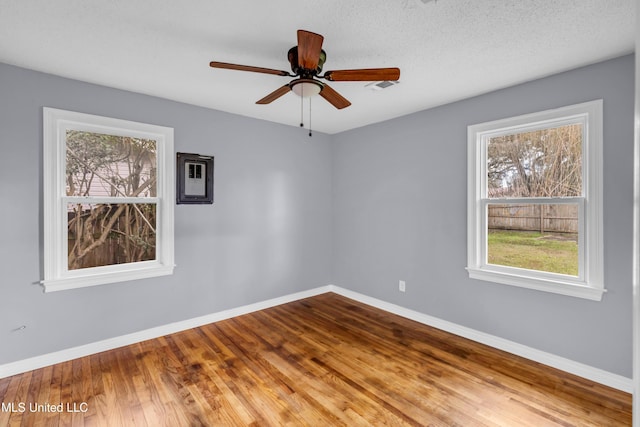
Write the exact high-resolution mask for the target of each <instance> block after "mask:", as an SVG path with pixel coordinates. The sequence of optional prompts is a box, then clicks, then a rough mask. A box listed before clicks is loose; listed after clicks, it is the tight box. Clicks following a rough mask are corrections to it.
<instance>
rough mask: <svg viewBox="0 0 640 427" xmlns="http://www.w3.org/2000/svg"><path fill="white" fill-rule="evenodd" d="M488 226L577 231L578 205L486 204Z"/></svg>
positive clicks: (527, 229)
mask: <svg viewBox="0 0 640 427" xmlns="http://www.w3.org/2000/svg"><path fill="white" fill-rule="evenodd" d="M487 215H488V228H489V229H490V230H491V229H494V230H495V229H499V230H523V231H539V232H541V233H544V232H554V233H577V232H578V206H577V205H573V204H557V205H545V204H523V205H497V204H495V205H494V204H492V205H489V206H488V212H487Z"/></svg>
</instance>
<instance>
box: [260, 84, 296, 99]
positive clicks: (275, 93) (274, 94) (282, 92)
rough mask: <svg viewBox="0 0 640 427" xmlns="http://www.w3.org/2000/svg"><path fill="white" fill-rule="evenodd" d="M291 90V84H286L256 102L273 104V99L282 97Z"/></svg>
mask: <svg viewBox="0 0 640 427" xmlns="http://www.w3.org/2000/svg"><path fill="white" fill-rule="evenodd" d="M290 91H291V87H289V85H288V84H286V85H284V86H282V87H279V88H278V89H276V90H274V91H273V92H271V93H270V94H269V95H267V96H265V97H264V98H262V99H261V100H259V101H258V102H256V104H271V103H272V102H273V101H275V100H276V99H278V98H280V97H281V96H282V95H285V94H286V93H288V92H290Z"/></svg>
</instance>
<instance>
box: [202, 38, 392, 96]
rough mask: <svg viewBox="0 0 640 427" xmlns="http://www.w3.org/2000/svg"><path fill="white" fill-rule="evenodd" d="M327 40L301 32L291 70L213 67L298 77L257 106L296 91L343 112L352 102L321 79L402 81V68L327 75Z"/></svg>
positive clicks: (221, 64)
mask: <svg viewBox="0 0 640 427" xmlns="http://www.w3.org/2000/svg"><path fill="white" fill-rule="evenodd" d="M323 41H324V37H323V36H321V35H320V34H315V33H312V32H310V31H305V30H298V45H297V46H294V47H292V48H291V49H289V52H288V54H287V57H288V59H289V63H290V64H291V71H293V74H291V73H289V72H288V71H282V70H275V69H271V68H262V67H252V66H249V65H237V64H229V63H226V62H217V61H211V62H210V63H209V65H210V66H211V67H213V68H224V69H228V70H240V71H251V72H254V73H263V74H273V75H277V76H285V77H297V78H296V79H294V80H292V81H290V82H289V83H287V84H286V85H284V86H282V87H280V88H278V89H276V90H274V91H273V92H271V93H270V94H269V95H267V96H265V97H264V98H262V99H260V100H258V101H257V102H256V104H270V103H271V102H273V101H275V100H276V99H278V98H280V97H281V96H283V95H285V94H286V93H288V92H290V91H291V92H294V93H295V94H297V95H299V96H302V97H309V96H314V95H318V94H319V95H320V96H321V97H323V98H324V99H326V100H327V101H329V103H331V105H333V106H334V107H336V108H338V109H342V108H345V107H348V106H349V105H351V102H349V100H347V99H346V98H344V97H343V96H342V95H340V94H339V93H338V92H336V91H335V90H334V89H332V88H331V86H329V85H328V84H326V83H323V82H321V81H319V80H318V79H324V80H328V81H331V82H342V81H384V80H398V79H399V78H400V69H399V68H365V69H356V70H334V71H326V72H325V73H324V75H320V73H321V72H322V66H323V65H324V62H325V61H326V59H327V54H326V52H325V51H324V50H322V42H323Z"/></svg>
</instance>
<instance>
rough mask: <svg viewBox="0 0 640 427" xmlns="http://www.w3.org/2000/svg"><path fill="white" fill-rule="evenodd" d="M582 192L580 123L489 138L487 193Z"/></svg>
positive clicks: (538, 194)
mask: <svg viewBox="0 0 640 427" xmlns="http://www.w3.org/2000/svg"><path fill="white" fill-rule="evenodd" d="M581 195H582V125H581V124H572V125H566V126H560V127H555V128H550V129H542V130H537V131H533V132H522V133H514V134H508V135H502V136H496V137H493V138H489V140H488V143H487V196H488V197H490V198H505V197H576V196H581Z"/></svg>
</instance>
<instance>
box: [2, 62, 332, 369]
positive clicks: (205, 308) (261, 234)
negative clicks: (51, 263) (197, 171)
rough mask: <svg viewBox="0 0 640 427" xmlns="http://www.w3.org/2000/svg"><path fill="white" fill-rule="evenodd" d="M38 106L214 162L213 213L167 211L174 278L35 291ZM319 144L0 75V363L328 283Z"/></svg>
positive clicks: (319, 139)
mask: <svg viewBox="0 0 640 427" xmlns="http://www.w3.org/2000/svg"><path fill="white" fill-rule="evenodd" d="M43 106H49V107H55V108H61V109H67V110H72V111H80V112H86V113H91V114H98V115H103V116H109V117H116V118H122V119H127V120H134V121H141V122H146V123H153V124H158V125H163V126H170V127H173V128H174V129H175V150H176V151H182V152H195V153H201V154H211V155H214V156H215V177H214V178H215V203H214V204H213V205H207V206H186V205H179V206H176V210H175V253H176V256H175V261H176V264H177V268H176V269H175V273H174V275H172V276H167V277H161V278H156V279H149V280H140V281H135V282H126V283H119V284H109V285H103V286H95V287H91V288H84V289H80V290H72V291H61V292H54V293H48V294H44V293H43V292H42V288H41V287H40V286H39V285H36V284H34V283H35V282H38V281H39V280H40V279H42V273H41V271H42V261H41V259H42V236H41V230H42V225H41V223H42V173H41V169H42V167H41V166H42V107H43ZM330 142H331V139H330V137H329V136H328V135H323V134H321V133H319V132H316V133H314V136H313V138H309V137H308V136H307V134H306V133H305V132H304V131H303V130H301V129H299V128H295V127H289V126H282V125H276V124H272V123H268V122H265V121H258V120H253V119H249V118H245V117H240V116H237V115H231V114H226V113H221V112H217V111H212V110H208V109H204V108H198V107H194V106H189V105H185V104H180V103H176V102H171V101H167V100H162V99H157V98H153V97H148V96H144V95H139V94H134V93H130V92H124V91H119V90H115V89H110V88H105V87H100V86H95V85H90V84H85V83H81V82H78V81H72V80H67V79H62V78H59V77H54V76H51V75H46V74H41V73H37V72H33V71H28V70H24V69H20V68H16V67H11V66H7V65H4V64H0V147H1V155H0V200H2V203H1V205H0V206H1V207H0V209H1V211H0V239H1V240H0V343H1V344H0V364H2V363H8V362H12V361H16V360H20V359H24V358H27V357H31V356H36V355H41V354H46V353H49V352H53V351H56V350H62V349H66V348H69V347H73V346H78V345H82V344H87V343H91V342H95V341H98V340H102V339H107V338H111V337H116V336H120V335H123V334H127V333H131V332H135V331H139V330H144V329H147V328H151V327H154V326H159V325H165V324H167V323H170V322H175V321H180V320H185V319H189V318H193V317H197V316H201V315H205V314H210V313H215V312H218V311H221V310H224V309H229V308H235V307H239V306H242V305H245V304H250V303H253V302H257V301H263V300H266V299H269V298H274V297H279V296H283V295H287V294H290V293H293V292H298V291H302V290H305V289H310V288H315V287H318V286H323V285H326V284H329V283H330V282H331V277H330V274H331V264H330V262H331V256H330V254H331V246H330V245H331V236H330V233H331V176H330V172H329V171H330V170H331V144H330ZM20 325H26V326H27V328H26V329H25V330H23V331H19V332H15V331H12V330H13V329H15V328H18V327H19V326H20Z"/></svg>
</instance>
